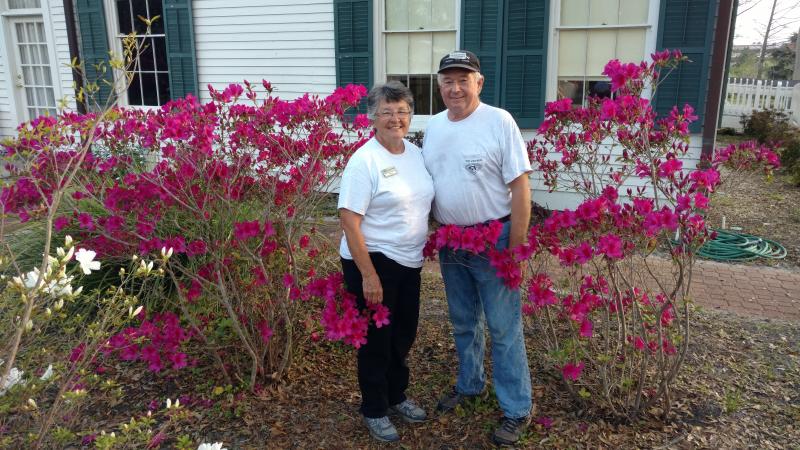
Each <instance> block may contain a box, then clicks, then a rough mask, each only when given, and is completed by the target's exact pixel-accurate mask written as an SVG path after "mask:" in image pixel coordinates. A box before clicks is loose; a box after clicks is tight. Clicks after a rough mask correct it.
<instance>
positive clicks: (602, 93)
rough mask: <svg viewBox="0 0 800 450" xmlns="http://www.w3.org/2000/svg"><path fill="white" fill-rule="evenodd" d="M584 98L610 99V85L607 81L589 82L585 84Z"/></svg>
mask: <svg viewBox="0 0 800 450" xmlns="http://www.w3.org/2000/svg"><path fill="white" fill-rule="evenodd" d="M587 85H588V86H587V89H586V96H587V97H597V98H610V97H611V83H609V82H608V81H589V82H588V83H587Z"/></svg>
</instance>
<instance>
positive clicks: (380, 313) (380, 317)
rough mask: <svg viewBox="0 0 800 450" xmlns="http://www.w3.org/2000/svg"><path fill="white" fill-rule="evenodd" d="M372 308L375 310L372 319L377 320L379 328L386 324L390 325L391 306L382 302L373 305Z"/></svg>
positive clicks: (376, 324)
mask: <svg viewBox="0 0 800 450" xmlns="http://www.w3.org/2000/svg"><path fill="white" fill-rule="evenodd" d="M372 309H373V310H374V311H375V312H374V313H373V314H372V320H374V321H375V326H376V327H377V328H381V327H383V326H384V325H389V308H387V307H385V306H383V305H381V304H377V305H375V306H373V307H372Z"/></svg>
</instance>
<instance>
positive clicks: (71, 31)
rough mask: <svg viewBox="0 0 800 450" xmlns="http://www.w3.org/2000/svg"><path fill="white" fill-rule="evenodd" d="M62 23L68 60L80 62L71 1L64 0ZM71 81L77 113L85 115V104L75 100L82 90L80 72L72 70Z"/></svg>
mask: <svg viewBox="0 0 800 450" xmlns="http://www.w3.org/2000/svg"><path fill="white" fill-rule="evenodd" d="M64 21H65V22H66V23H67V43H68V44H69V59H70V62H72V61H81V52H80V46H79V45H78V29H77V28H76V27H75V23H76V22H75V7H74V5H73V4H72V0H64ZM72 79H73V80H74V81H75V104H76V106H77V107H78V112H79V113H81V114H86V104H85V103H84V102H79V101H78V100H77V97H78V92H80V90H81V89H83V74H82V73H81V71H80V70H77V69H72Z"/></svg>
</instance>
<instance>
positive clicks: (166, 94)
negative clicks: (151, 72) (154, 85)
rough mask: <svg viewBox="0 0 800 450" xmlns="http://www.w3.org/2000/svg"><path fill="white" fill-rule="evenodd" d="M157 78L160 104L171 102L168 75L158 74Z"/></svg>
mask: <svg viewBox="0 0 800 450" xmlns="http://www.w3.org/2000/svg"><path fill="white" fill-rule="evenodd" d="M157 77H158V95H159V100H161V104H162V105H163V104H164V103H167V102H168V101H170V100H172V96H171V94H170V91H169V74H166V73H159V74H158V75H157Z"/></svg>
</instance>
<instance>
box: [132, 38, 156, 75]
mask: <svg viewBox="0 0 800 450" xmlns="http://www.w3.org/2000/svg"><path fill="white" fill-rule="evenodd" d="M144 41H145V42H144V48H143V49H142V51H141V52H140V53H139V60H138V62H137V67H136V70H138V71H140V72H152V71H154V70H156V66H155V62H154V61H153V40H152V39H145V40H144Z"/></svg>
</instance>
